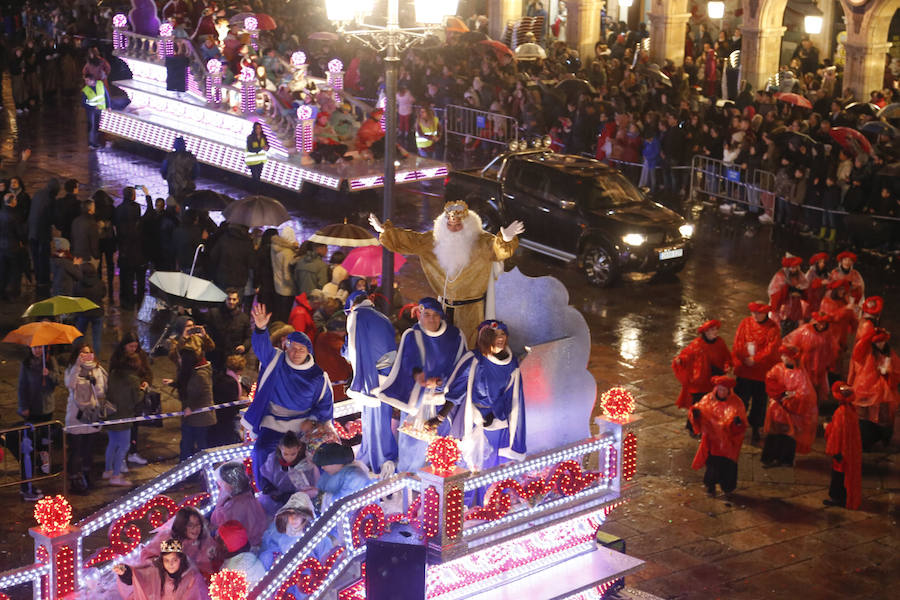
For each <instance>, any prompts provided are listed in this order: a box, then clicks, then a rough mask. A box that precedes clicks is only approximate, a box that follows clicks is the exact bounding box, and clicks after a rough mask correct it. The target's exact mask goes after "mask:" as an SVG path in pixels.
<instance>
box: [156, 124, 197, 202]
mask: <svg viewBox="0 0 900 600" xmlns="http://www.w3.org/2000/svg"><path fill="white" fill-rule="evenodd" d="M172 148H173V150H172V152H169V153H168V154H167V155H166V159H165V160H164V161H163V164H162V168H160V170H159V172H160V174H162V176H163V179H165V180H166V182H168V184H169V195H170V196H171V197H172V198H174V199H175V202H177V203H178V205H179V206H184V197H185V195H187V194H188V193H189V192H192V191H193V190H194V188H195V185H194V179H196V177H197V159H196V158H194V155H193V154H191V153H190V152H188V149H187V145H186V144H185V143H184V138H183V137H181V136H179V137H177V138H175V143H174V144H172Z"/></svg>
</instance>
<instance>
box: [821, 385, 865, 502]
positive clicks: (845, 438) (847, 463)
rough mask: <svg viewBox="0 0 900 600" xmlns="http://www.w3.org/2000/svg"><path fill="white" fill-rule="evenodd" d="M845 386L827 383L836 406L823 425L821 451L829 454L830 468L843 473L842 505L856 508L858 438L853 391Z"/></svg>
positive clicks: (859, 473)
mask: <svg viewBox="0 0 900 600" xmlns="http://www.w3.org/2000/svg"><path fill="white" fill-rule="evenodd" d="M846 389H847V387H846V384H845V383H844V382H843V381H835V382H834V385H832V386H831V393H832V394H833V395H834V397H835V398H836V399H837V401H838V402H840V406H838V407H837V410H835V411H834V415H832V417H831V422H830V423H828V424H827V425H825V454H828V455H829V456H831V468H832V469H833V470H835V471H837V472H839V473H843V474H844V489H845V490H846V491H847V504H846V508H849V509H850V510H856V509H857V508H859V502H860V497H861V496H862V439H861V438H860V435H859V416H858V415H857V414H856V407H855V406H853V393H852V391H851V392H850V393H849V394H846V395H845V394H844V393H843V392H844V390H846ZM838 456H839V457H840V460H838V459H837V457H838Z"/></svg>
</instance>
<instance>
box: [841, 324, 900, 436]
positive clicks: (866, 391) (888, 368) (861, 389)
mask: <svg viewBox="0 0 900 600" xmlns="http://www.w3.org/2000/svg"><path fill="white" fill-rule="evenodd" d="M889 339H890V334H889V333H888V332H886V331H885V330H884V329H881V328H878V329H875V330H874V331H873V332H872V333H871V334H870V335H869V336H867V337H864V338H862V339H861V340H859V341H857V342H856V346H855V347H854V348H853V361H854V362H855V363H856V364H857V365H858V368H857V370H856V372H855V379H854V381H853V383H852V385H853V395H854V396H855V397H856V400H854V404H855V405H856V407H857V409H858V411H859V418H860V419H865V420H867V421H871V422H873V423H875V424H876V425H885V426H889V425H892V424H893V423H894V413H896V412H897V407H898V406H900V392H898V391H897V385H898V384H900V358H898V357H897V354H896V352H894V351H893V350H890V351H889V352H888V354H883V353H881V352H878V351H877V348H876V347H875V344H876V343H877V342H880V341H884V342H887V341H888V340H889Z"/></svg>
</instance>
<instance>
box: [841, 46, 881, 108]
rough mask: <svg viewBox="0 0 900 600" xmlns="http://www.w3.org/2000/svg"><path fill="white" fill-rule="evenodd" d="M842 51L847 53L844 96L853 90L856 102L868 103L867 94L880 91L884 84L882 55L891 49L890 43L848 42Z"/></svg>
mask: <svg viewBox="0 0 900 600" xmlns="http://www.w3.org/2000/svg"><path fill="white" fill-rule="evenodd" d="M844 49H845V50H846V51H847V62H846V64H845V65H844V87H843V91H844V95H845V96H846V95H847V91H848V90H853V95H854V97H855V98H856V100H859V101H860V102H868V100H869V92H871V91H872V90H880V89H881V86H882V83H883V82H884V55H885V54H886V53H887V52H888V51H889V50H890V49H891V43H890V42H884V43H881V44H873V43H868V44H863V45H860V44H857V43H851V42H850V41H849V40H848V41H847V43H846V44H844Z"/></svg>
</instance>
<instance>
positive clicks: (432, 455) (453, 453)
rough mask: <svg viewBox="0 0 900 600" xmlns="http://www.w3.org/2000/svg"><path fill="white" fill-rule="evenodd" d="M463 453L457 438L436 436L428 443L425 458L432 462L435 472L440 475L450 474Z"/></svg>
mask: <svg viewBox="0 0 900 600" xmlns="http://www.w3.org/2000/svg"><path fill="white" fill-rule="evenodd" d="M461 456H462V453H461V452H460V451H459V446H458V445H457V443H456V440H455V439H454V438H452V437H439V438H435V440H434V441H433V442H431V443H430V444H428V450H427V451H426V453H425V458H426V460H428V462H429V463H431V466H432V467H433V468H434V472H435V473H437V474H438V475H449V474H450V473H452V472H453V467H454V466H456V463H457V462H458V461H459V459H460V457H461Z"/></svg>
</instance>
